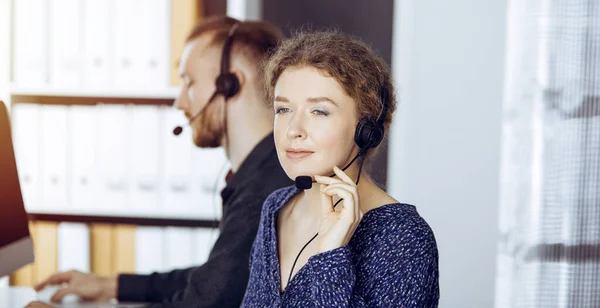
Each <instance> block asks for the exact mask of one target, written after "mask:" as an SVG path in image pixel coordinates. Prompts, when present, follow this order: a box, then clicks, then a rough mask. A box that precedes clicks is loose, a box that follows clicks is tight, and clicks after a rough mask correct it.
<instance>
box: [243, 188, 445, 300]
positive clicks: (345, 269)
mask: <svg viewBox="0 0 600 308" xmlns="http://www.w3.org/2000/svg"><path fill="white" fill-rule="evenodd" d="M298 192H299V190H298V189H297V188H295V187H293V186H292V187H286V188H282V189H279V190H277V191H275V192H274V193H272V194H271V195H270V196H269V198H267V200H265V203H264V206H263V210H262V216H261V222H260V226H259V230H258V234H257V237H256V240H255V241H254V245H253V247H252V253H251V256H250V280H249V282H248V287H247V289H246V294H245V296H244V300H243V302H242V307H279V306H281V304H282V300H283V301H284V302H283V306H284V307H437V305H438V300H439V287H438V252H437V246H436V242H435V238H434V235H433V232H432V231H431V228H430V227H429V225H427V223H426V222H425V220H423V218H421V217H420V216H419V214H418V213H417V211H416V209H415V207H414V206H412V205H408V204H400V203H396V204H387V205H384V206H381V207H379V208H376V209H373V210H371V211H369V212H367V213H365V215H364V216H363V219H362V221H361V222H360V225H359V226H358V228H357V229H356V231H355V233H354V235H353V236H352V239H351V240H350V243H349V244H348V245H347V246H344V247H340V248H337V249H334V250H331V251H327V252H324V253H321V254H317V255H314V256H312V257H310V258H309V260H308V262H307V263H306V264H305V265H304V266H303V267H302V268H301V269H300V270H299V271H298V272H297V273H296V275H295V276H294V277H293V278H292V280H291V281H290V282H289V284H288V286H287V288H286V289H285V291H284V292H280V277H281V276H280V275H281V273H280V272H279V259H278V255H279V254H278V251H277V216H278V215H277V214H278V212H279V210H280V209H281V208H282V207H283V205H285V204H286V203H287V202H288V200H290V199H291V198H292V197H293V196H294V195H296V194H297V193H298ZM307 236H308V237H307V240H308V238H309V237H310V236H309V234H307Z"/></svg>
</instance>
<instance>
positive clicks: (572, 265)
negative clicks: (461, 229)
mask: <svg viewBox="0 0 600 308" xmlns="http://www.w3.org/2000/svg"><path fill="white" fill-rule="evenodd" d="M507 22H508V36H507V37H508V38H507V56H506V63H505V65H506V78H505V90H504V110H503V112H504V120H503V144H502V163H501V168H502V170H501V188H500V221H499V226H500V231H501V232H500V233H501V238H500V239H499V241H498V263H497V264H498V268H497V274H496V308H500V307H502V308H504V307H544V308H546V307H600V249H599V247H600V0H510V1H509V9H508V19H507Z"/></svg>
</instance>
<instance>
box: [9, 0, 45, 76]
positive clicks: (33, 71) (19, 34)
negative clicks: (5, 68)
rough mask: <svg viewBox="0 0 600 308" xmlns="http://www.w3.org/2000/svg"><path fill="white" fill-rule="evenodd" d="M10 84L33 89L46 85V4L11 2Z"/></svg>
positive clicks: (33, 0)
mask: <svg viewBox="0 0 600 308" xmlns="http://www.w3.org/2000/svg"><path fill="white" fill-rule="evenodd" d="M13 5H14V6H13V9H14V23H13V25H14V28H13V31H14V32H13V33H14V35H13V38H14V47H13V52H12V55H13V63H14V66H13V68H14V76H13V77H14V82H15V84H16V85H18V86H27V87H36V86H38V87H39V86H43V85H46V84H47V83H48V57H47V55H48V48H47V46H48V33H47V29H48V13H47V12H48V3H47V0H20V1H13Z"/></svg>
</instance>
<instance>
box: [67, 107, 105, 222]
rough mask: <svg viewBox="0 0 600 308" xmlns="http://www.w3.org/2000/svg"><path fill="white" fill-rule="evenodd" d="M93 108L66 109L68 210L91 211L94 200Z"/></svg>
mask: <svg viewBox="0 0 600 308" xmlns="http://www.w3.org/2000/svg"><path fill="white" fill-rule="evenodd" d="M97 110H98V109H97V108H96V107H95V106H77V105H74V106H71V107H70V110H69V143H68V144H69V145H70V147H69V150H68V152H69V153H70V155H71V159H70V168H69V169H70V174H71V175H70V179H71V181H70V182H71V186H70V189H69V191H70V195H71V203H72V208H74V209H80V210H84V211H85V210H94V209H96V208H97V207H99V206H101V204H98V203H97V202H96V201H97V200H98V185H99V181H98V174H97V172H98V170H97V168H96V167H97V164H98V157H97V153H96V151H97V150H98V145H97V143H98V135H99V133H100V132H99V130H98V128H99V121H98V114H97Z"/></svg>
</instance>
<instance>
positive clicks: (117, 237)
mask: <svg viewBox="0 0 600 308" xmlns="http://www.w3.org/2000/svg"><path fill="white" fill-rule="evenodd" d="M135 229H136V226H134V225H116V226H115V227H114V231H113V236H114V237H113V245H114V246H113V252H114V255H113V256H114V260H113V264H112V266H113V268H112V272H113V273H133V272H135V234H136V231H135Z"/></svg>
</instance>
